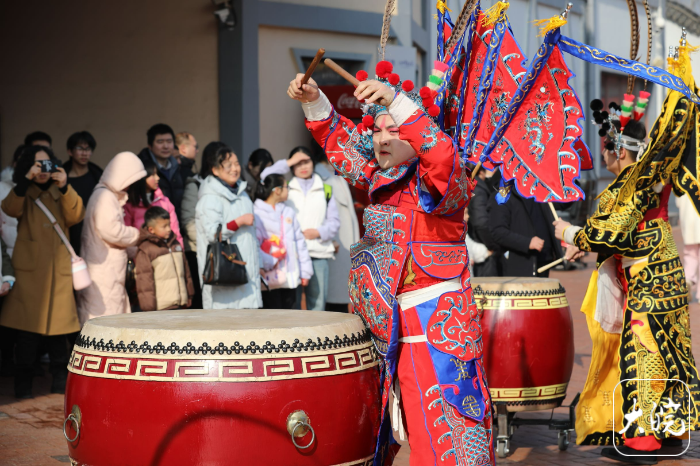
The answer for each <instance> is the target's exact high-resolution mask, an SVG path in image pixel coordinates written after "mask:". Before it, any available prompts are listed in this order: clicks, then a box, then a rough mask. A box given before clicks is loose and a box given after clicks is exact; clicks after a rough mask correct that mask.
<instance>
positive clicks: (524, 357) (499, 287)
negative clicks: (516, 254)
mask: <svg viewBox="0 0 700 466" xmlns="http://www.w3.org/2000/svg"><path fill="white" fill-rule="evenodd" d="M472 287H473V289H474V299H475V301H476V303H477V305H478V306H479V308H480V309H483V311H484V314H483V317H482V319H481V329H482V332H483V340H484V359H483V361H484V366H485V368H486V376H487V380H488V385H489V389H490V391H491V399H492V400H493V401H494V402H506V403H507V406H508V411H510V412H517V411H534V410H541V409H551V408H554V407H557V406H561V403H562V401H564V398H565V397H566V388H567V385H568V384H569V379H570V378H571V371H572V369H573V367H574V330H573V323H572V321H571V311H570V310H569V302H568V301H567V299H566V294H565V291H564V288H563V287H562V286H561V284H560V283H559V280H556V279H553V278H513V277H498V278H496V277H494V278H474V279H472Z"/></svg>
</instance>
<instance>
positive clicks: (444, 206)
mask: <svg viewBox="0 0 700 466" xmlns="http://www.w3.org/2000/svg"><path fill="white" fill-rule="evenodd" d="M387 110H388V113H389V114H390V115H391V117H392V119H393V120H394V122H395V123H396V125H397V126H398V127H399V137H400V139H402V140H404V141H407V142H408V143H409V144H410V145H411V146H412V147H413V149H414V150H415V152H416V154H417V155H416V157H414V158H413V159H411V160H408V161H407V162H404V163H401V164H399V165H397V166H394V167H392V168H389V169H385V170H383V169H381V168H380V167H379V165H378V163H377V161H376V160H375V157H374V150H373V146H372V143H371V138H369V137H367V135H363V133H362V127H360V128H359V130H358V128H357V127H355V125H354V124H353V123H352V122H351V121H350V120H349V119H347V118H345V117H343V116H341V115H339V114H338V113H337V112H336V111H335V110H334V109H333V108H332V107H331V106H330V104H329V103H328V100H327V99H326V98H325V96H323V95H321V98H319V99H318V100H317V101H316V102H312V103H309V104H304V111H305V113H306V116H307V121H306V124H307V127H308V129H309V130H310V131H311V133H312V134H313V136H314V138H315V139H316V141H317V142H318V143H319V144H320V145H321V146H322V147H323V148H324V150H325V152H326V155H327V157H328V160H329V161H330V163H331V164H332V165H333V166H334V167H335V169H336V171H337V172H338V174H340V175H341V176H343V177H344V178H345V179H346V180H347V181H348V182H349V183H351V184H352V185H353V186H355V187H356V188H358V189H361V190H364V191H367V192H368V194H369V198H370V201H371V205H370V206H369V207H367V208H366V209H365V213H364V226H365V234H364V236H363V238H362V239H361V241H360V242H359V243H356V244H355V245H353V247H352V249H351V259H352V270H351V272H350V278H349V291H350V297H351V300H352V304H353V309H354V313H355V314H357V315H359V316H360V317H361V318H362V320H363V321H364V322H365V325H367V327H368V328H369V329H370V331H371V332H372V336H373V340H374V343H375V347H376V349H377V351H378V353H380V355H381V358H382V363H381V364H380V368H381V369H380V370H381V371H382V381H383V385H382V400H381V402H382V406H383V409H382V416H381V420H380V421H379V424H380V428H379V432H378V440H377V450H376V457H375V460H374V464H375V465H388V464H391V462H392V461H393V457H394V455H395V453H396V451H397V450H398V445H397V444H396V442H395V441H394V440H393V437H392V435H391V424H390V419H389V414H388V413H389V411H388V399H389V392H390V390H391V388H392V384H393V383H394V382H395V380H396V379H397V378H398V387H397V388H399V389H400V398H401V405H402V408H403V413H404V419H405V425H406V429H407V431H408V435H409V443H410V446H411V464H412V465H422V466H425V465H432V464H435V465H442V464H445V465H447V464H455V465H459V466H461V465H467V464H469V465H472V464H479V465H488V464H494V458H493V452H492V447H491V438H492V432H491V429H492V418H491V404H490V397H489V391H488V388H487V386H486V378H485V375H484V370H483V366H482V364H481V356H482V351H483V344H482V338H481V326H480V323H479V318H480V316H479V313H478V310H477V306H476V304H475V303H474V299H473V295H472V289H471V285H470V276H469V269H468V260H469V259H468V257H467V251H466V247H465V243H464V237H465V234H466V227H465V225H464V222H463V220H462V219H463V212H464V209H465V208H466V205H467V203H468V200H469V197H470V196H471V190H472V187H471V183H470V181H469V171H468V170H467V169H466V168H465V166H464V162H463V159H462V158H461V157H460V156H459V153H458V150H457V146H456V145H455V144H454V143H453V141H452V139H451V138H450V137H449V136H448V135H446V134H444V133H443V132H442V131H441V130H440V128H439V127H438V126H437V125H436V123H435V122H434V121H433V120H432V119H431V118H430V117H428V116H427V115H426V114H425V113H423V111H422V110H421V109H420V108H419V107H418V106H417V105H416V104H415V103H414V102H413V101H412V100H411V99H409V98H408V97H407V96H406V95H404V94H402V93H398V94H397V97H396V98H395V99H394V101H393V102H392V104H391V105H390V106H389V107H388V109H387Z"/></svg>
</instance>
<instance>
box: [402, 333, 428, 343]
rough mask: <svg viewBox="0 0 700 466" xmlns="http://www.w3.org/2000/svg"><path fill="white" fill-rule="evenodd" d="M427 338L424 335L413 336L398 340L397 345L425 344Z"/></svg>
mask: <svg viewBox="0 0 700 466" xmlns="http://www.w3.org/2000/svg"><path fill="white" fill-rule="evenodd" d="M427 342H428V337H427V336H426V335H414V336H411V337H403V338H399V343H427Z"/></svg>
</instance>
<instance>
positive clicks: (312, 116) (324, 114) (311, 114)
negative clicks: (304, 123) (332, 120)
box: [301, 90, 333, 121]
mask: <svg viewBox="0 0 700 466" xmlns="http://www.w3.org/2000/svg"><path fill="white" fill-rule="evenodd" d="M319 92H320V93H321V96H320V97H319V98H318V99H316V101H314V102H308V103H302V104H301V108H302V109H303V110H304V116H306V119H307V120H309V121H321V120H325V119H326V118H328V117H329V116H330V115H331V111H332V110H333V107H332V106H331V103H330V101H329V100H328V97H326V94H324V93H323V91H321V90H319Z"/></svg>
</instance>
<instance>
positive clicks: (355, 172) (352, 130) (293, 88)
mask: <svg viewBox="0 0 700 466" xmlns="http://www.w3.org/2000/svg"><path fill="white" fill-rule="evenodd" d="M303 77H304V75H303V74H301V73H299V74H297V76H296V78H294V79H293V80H292V81H291V82H290V83H289V88H288V89H287V95H288V96H289V97H290V98H292V99H294V100H298V101H300V102H301V107H302V109H303V110H304V116H305V117H306V127H307V128H308V129H309V131H311V134H312V135H313V137H314V139H315V140H316V142H317V143H318V144H319V145H320V146H321V147H322V148H323V150H324V152H325V153H326V157H328V161H329V162H330V163H331V165H333V167H334V168H335V169H336V171H337V172H338V174H339V175H340V176H342V177H343V178H345V179H346V180H347V181H348V183H350V184H351V185H353V186H355V187H357V188H360V189H364V190H367V189H369V180H370V179H371V177H372V173H373V172H374V170H376V169H377V164H376V163H372V162H373V161H372V160H371V159H370V160H368V159H367V158H364V157H361V156H360V155H359V154H358V153H357V151H356V150H354V149H353V147H354V145H355V144H356V143H357V140H358V139H359V138H360V135H359V133H358V132H357V128H356V127H355V124H354V123H353V122H352V121H351V120H350V119H349V118H346V117H344V116H342V115H340V114H339V113H338V112H336V111H335V109H334V108H333V106H332V105H331V103H330V101H329V100H328V98H327V97H326V96H325V94H324V93H323V91H321V90H320V89H319V88H318V85H317V84H316V81H314V80H313V79H309V82H308V83H307V84H304V85H303V86H302V84H301V80H302V78H303Z"/></svg>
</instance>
